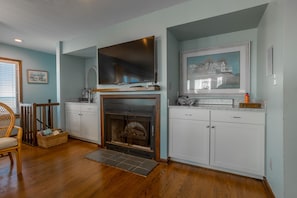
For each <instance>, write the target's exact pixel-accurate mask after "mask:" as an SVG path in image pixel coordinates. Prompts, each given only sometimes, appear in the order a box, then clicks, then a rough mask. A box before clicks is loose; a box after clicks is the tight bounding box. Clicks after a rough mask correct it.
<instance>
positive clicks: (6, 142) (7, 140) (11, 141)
mask: <svg viewBox="0 0 297 198" xmlns="http://www.w3.org/2000/svg"><path fill="white" fill-rule="evenodd" d="M17 145H18V142H17V139H16V138H13V137H2V138H0V149H5V148H9V147H13V146H17Z"/></svg>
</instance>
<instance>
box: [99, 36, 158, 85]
mask: <svg viewBox="0 0 297 198" xmlns="http://www.w3.org/2000/svg"><path fill="white" fill-rule="evenodd" d="M98 68H99V75H98V77H99V84H117V85H121V84H131V83H146V82H155V81H156V68H155V37H154V36H150V37H146V38H142V39H138V40H134V41H130V42H126V43H121V44H117V45H113V46H109V47H104V48H99V49H98Z"/></svg>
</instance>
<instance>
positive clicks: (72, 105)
mask: <svg viewBox="0 0 297 198" xmlns="http://www.w3.org/2000/svg"><path fill="white" fill-rule="evenodd" d="M65 111H76V112H80V104H75V103H65Z"/></svg>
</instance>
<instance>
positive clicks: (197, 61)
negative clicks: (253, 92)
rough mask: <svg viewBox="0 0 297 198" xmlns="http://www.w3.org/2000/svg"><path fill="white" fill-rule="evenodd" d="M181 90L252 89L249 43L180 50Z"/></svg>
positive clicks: (234, 91) (228, 91) (226, 91)
mask: <svg viewBox="0 0 297 198" xmlns="http://www.w3.org/2000/svg"><path fill="white" fill-rule="evenodd" d="M181 82H182V86H181V93H182V94H183V95H191V94H210V95H216V94H219V95H222V94H223V95H224V94H225V95H230V94H232V95H238V94H243V93H247V92H250V42H245V43H241V44H236V45H231V46H227V47H219V48H211V49H200V50H194V51H186V52H182V53H181Z"/></svg>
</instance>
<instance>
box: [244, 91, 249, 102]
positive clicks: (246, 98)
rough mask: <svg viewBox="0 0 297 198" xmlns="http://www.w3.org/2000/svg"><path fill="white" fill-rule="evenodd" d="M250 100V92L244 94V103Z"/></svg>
mask: <svg viewBox="0 0 297 198" xmlns="http://www.w3.org/2000/svg"><path fill="white" fill-rule="evenodd" d="M249 102H250V95H249V94H248V93H245V95H244V103H249Z"/></svg>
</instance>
